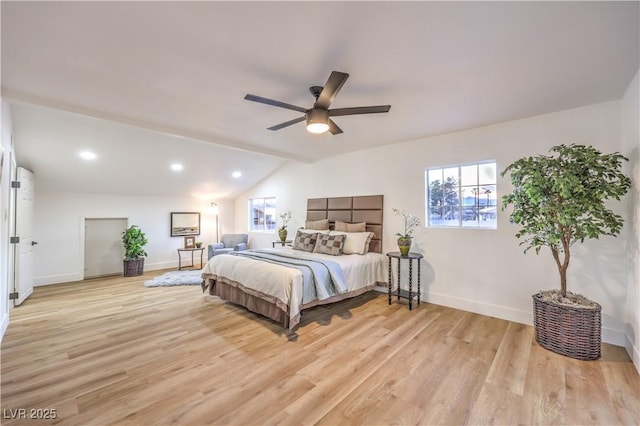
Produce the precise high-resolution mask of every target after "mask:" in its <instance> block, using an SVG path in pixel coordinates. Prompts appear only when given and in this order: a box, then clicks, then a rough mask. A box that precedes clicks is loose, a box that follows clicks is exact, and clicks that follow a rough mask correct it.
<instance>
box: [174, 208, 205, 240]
mask: <svg viewBox="0 0 640 426" xmlns="http://www.w3.org/2000/svg"><path fill="white" fill-rule="evenodd" d="M183 235H200V213H199V212H172V213H171V236H172V237H181V236H183Z"/></svg>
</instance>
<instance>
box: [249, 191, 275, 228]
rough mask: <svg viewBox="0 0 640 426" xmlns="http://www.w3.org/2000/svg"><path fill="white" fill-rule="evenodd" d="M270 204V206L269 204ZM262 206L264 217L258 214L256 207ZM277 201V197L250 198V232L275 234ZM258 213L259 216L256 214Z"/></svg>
mask: <svg viewBox="0 0 640 426" xmlns="http://www.w3.org/2000/svg"><path fill="white" fill-rule="evenodd" d="M268 203H269V206H267V204H268ZM259 204H262V210H261V212H262V216H260V214H259V213H257V211H256V209H255V208H254V206H256V205H259ZM276 205H277V199H276V197H256V198H250V199H249V203H248V209H249V231H251V232H268V233H273V232H275V230H276V229H277V223H276V221H277V218H278V216H277V210H276ZM256 213H257V214H256Z"/></svg>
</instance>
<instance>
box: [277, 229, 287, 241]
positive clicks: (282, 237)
mask: <svg viewBox="0 0 640 426" xmlns="http://www.w3.org/2000/svg"><path fill="white" fill-rule="evenodd" d="M278 237H280V241H282V242H285V241H287V230H286V229H278Z"/></svg>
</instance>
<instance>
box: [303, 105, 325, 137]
mask: <svg viewBox="0 0 640 426" xmlns="http://www.w3.org/2000/svg"><path fill="white" fill-rule="evenodd" d="M307 130H308V131H309V132H311V133H324V132H326V131H327V130H329V111H327V110H324V109H312V110H310V111H309V112H307Z"/></svg>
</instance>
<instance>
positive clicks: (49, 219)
mask: <svg viewBox="0 0 640 426" xmlns="http://www.w3.org/2000/svg"><path fill="white" fill-rule="evenodd" d="M35 176H36V177H35V201H34V204H35V212H34V222H35V226H34V228H35V229H34V235H35V239H36V241H38V245H37V246H35V259H36V266H35V285H46V284H55V283H61V282H68V281H78V280H82V279H83V270H84V253H83V251H84V219H85V218H105V217H117V218H128V219H129V222H128V223H129V225H138V226H139V227H140V228H141V229H142V230H143V231H144V232H145V234H146V236H147V239H148V240H149V243H148V244H147V246H146V247H145V250H146V251H147V253H148V257H147V258H146V259H145V270H154V269H164V268H175V267H177V266H178V254H177V251H176V249H178V248H181V247H183V244H184V239H183V237H171V236H170V231H169V227H170V212H180V211H199V212H201V216H200V218H201V235H200V236H199V237H197V239H198V240H201V241H202V242H203V244H204V245H205V246H206V245H207V244H210V243H212V242H215V239H216V232H215V217H213V216H210V215H209V214H208V213H207V207H208V206H209V203H208V201H202V200H198V199H195V198H169V197H144V196H122V195H104V194H77V193H62V192H41V191H38V175H37V172H36V174H35ZM216 202H217V203H218V204H219V220H220V224H219V226H220V230H221V232H232V231H233V225H234V205H233V202H231V201H216ZM205 259H206V250H205Z"/></svg>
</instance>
